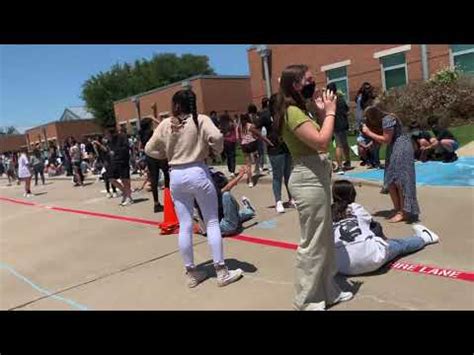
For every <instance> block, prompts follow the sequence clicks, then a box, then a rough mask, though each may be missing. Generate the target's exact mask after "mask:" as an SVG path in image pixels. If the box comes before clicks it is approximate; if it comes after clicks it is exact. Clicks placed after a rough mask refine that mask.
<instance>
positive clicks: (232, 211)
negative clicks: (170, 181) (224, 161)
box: [196, 166, 256, 236]
mask: <svg viewBox="0 0 474 355" xmlns="http://www.w3.org/2000/svg"><path fill="white" fill-rule="evenodd" d="M209 171H210V173H211V178H212V180H213V183H214V185H215V187H216V191H217V198H218V206H219V225H220V227H221V233H222V235H223V236H229V235H235V234H238V233H240V232H241V231H242V223H244V222H247V221H249V220H251V219H252V218H254V217H255V213H256V210H255V208H254V207H253V206H252V204H251V203H250V201H249V199H248V198H247V197H245V196H243V197H242V199H241V201H242V204H243V205H244V208H242V209H241V208H240V206H239V203H238V202H237V200H236V199H235V197H234V196H233V195H232V193H231V190H232V189H233V188H234V187H235V186H237V184H238V183H239V182H240V180H242V178H243V177H244V175H245V174H246V173H247V168H246V167H245V166H243V167H241V168H240V171H239V173H238V175H237V176H236V177H235V178H234V179H232V180H231V181H230V182H229V180H228V179H227V178H226V177H225V175H224V174H223V173H221V172H219V171H214V170H213V169H212V168H210V169H209ZM196 207H197V206H196ZM197 211H198V214H199V216H198V217H199V218H198V222H199V226H200V234H202V235H205V230H206V228H205V226H204V223H203V222H202V215H201V211H200V210H199V208H197Z"/></svg>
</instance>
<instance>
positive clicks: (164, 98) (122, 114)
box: [114, 80, 203, 130]
mask: <svg viewBox="0 0 474 355" xmlns="http://www.w3.org/2000/svg"><path fill="white" fill-rule="evenodd" d="M190 83H191V86H192V88H193V91H194V92H195V93H196V97H197V107H198V111H200V110H201V109H202V106H203V102H202V90H201V84H200V82H199V80H193V81H191V82H190ZM182 88H183V87H182V86H181V83H178V84H176V85H173V86H171V87H169V88H166V89H164V90H160V91H155V92H152V93H150V94H147V95H144V96H141V97H140V114H141V116H142V117H144V116H147V115H153V110H152V108H151V106H152V105H153V104H154V103H156V104H157V110H158V113H159V112H163V111H168V112H171V98H172V97H173V95H174V94H175V93H176V92H177V91H179V90H181V89H182ZM114 112H115V120H116V122H117V124H118V125H120V124H121V123H123V122H127V129H128V130H130V124H129V121H130V120H131V119H135V118H137V111H136V108H135V104H134V103H133V102H132V101H130V100H127V101H120V102H117V103H115V104H114Z"/></svg>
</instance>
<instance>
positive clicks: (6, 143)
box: [0, 134, 26, 154]
mask: <svg viewBox="0 0 474 355" xmlns="http://www.w3.org/2000/svg"><path fill="white" fill-rule="evenodd" d="M23 147H26V135H24V134H11V135H2V136H0V154H3V153H5V152H18V151H19V150H20V148H23Z"/></svg>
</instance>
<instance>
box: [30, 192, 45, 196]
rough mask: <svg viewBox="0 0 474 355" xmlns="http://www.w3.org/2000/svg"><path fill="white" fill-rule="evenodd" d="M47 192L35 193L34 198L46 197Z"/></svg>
mask: <svg viewBox="0 0 474 355" xmlns="http://www.w3.org/2000/svg"><path fill="white" fill-rule="evenodd" d="M46 194H47V192H38V193H34V194H33V196H41V195H46Z"/></svg>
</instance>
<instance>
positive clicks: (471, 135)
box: [236, 124, 474, 165]
mask: <svg viewBox="0 0 474 355" xmlns="http://www.w3.org/2000/svg"><path fill="white" fill-rule="evenodd" d="M449 130H450V131H451V133H452V134H454V136H455V137H456V139H457V140H458V142H459V146H461V147H462V146H463V145H466V144H468V143H470V142H472V141H473V140H474V125H473V124H468V125H463V126H457V127H451V128H449ZM430 133H431V134H433V132H430ZM356 138H357V137H356V136H355V135H353V133H349V136H348V137H347V140H348V142H349V146H353V145H355V144H357V142H356ZM386 149H387V147H386V146H383V147H382V148H381V149H380V159H381V160H384V159H385V151H386ZM335 151H336V148H335V147H334V146H333V144H332V143H331V144H330V146H329V153H330V154H331V157H332V158H334V157H335ZM351 160H353V161H358V160H359V157H358V156H357V155H355V154H354V153H353V152H352V150H351ZM236 162H237V164H238V165H242V164H243V163H244V155H243V154H242V150H241V149H240V147H238V148H237V152H236Z"/></svg>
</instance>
